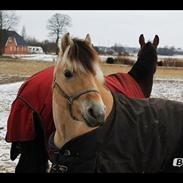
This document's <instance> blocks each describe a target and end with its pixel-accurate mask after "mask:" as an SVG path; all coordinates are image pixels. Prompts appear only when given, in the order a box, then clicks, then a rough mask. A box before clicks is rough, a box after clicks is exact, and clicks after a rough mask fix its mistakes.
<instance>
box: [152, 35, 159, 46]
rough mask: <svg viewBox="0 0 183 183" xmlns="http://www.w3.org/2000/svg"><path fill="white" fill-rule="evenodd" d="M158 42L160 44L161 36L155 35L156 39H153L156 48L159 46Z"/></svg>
mask: <svg viewBox="0 0 183 183" xmlns="http://www.w3.org/2000/svg"><path fill="white" fill-rule="evenodd" d="M158 44H159V37H158V35H155V37H154V40H153V45H154V47H155V48H157V46H158Z"/></svg>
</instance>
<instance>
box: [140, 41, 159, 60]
mask: <svg viewBox="0 0 183 183" xmlns="http://www.w3.org/2000/svg"><path fill="white" fill-rule="evenodd" d="M138 57H139V58H140V59H147V58H151V57H154V59H157V51H156V48H155V47H154V45H153V44H152V43H151V42H150V41H148V42H147V43H146V44H145V46H143V47H142V48H141V49H140V50H139V53H138Z"/></svg>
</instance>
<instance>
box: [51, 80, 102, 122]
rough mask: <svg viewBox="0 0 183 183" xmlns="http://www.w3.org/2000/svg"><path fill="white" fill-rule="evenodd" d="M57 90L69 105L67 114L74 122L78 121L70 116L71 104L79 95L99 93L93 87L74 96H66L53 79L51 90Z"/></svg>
mask: <svg viewBox="0 0 183 183" xmlns="http://www.w3.org/2000/svg"><path fill="white" fill-rule="evenodd" d="M55 87H56V89H57V91H58V93H59V94H60V95H61V96H63V97H64V98H65V99H66V100H67V102H68V104H69V112H70V115H71V117H72V118H73V119H74V120H77V121H79V120H78V119H77V118H76V117H74V116H73V114H72V104H73V101H74V100H76V99H78V98H79V97H80V96H81V95H84V94H86V93H89V92H96V93H99V91H97V90H96V89H95V88H94V87H91V88H88V89H85V90H82V91H79V92H77V93H76V94H75V95H70V96H69V95H67V94H66V93H65V92H64V90H63V89H62V88H61V87H60V86H59V84H58V83H57V82H56V78H55V79H54V81H53V88H55Z"/></svg>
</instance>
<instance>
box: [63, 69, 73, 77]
mask: <svg viewBox="0 0 183 183" xmlns="http://www.w3.org/2000/svg"><path fill="white" fill-rule="evenodd" d="M64 76H65V77H66V78H72V77H73V73H72V72H71V71H70V70H65V71H64Z"/></svg>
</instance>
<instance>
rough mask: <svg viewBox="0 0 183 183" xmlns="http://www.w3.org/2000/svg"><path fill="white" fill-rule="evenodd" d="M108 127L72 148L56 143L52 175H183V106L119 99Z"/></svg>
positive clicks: (52, 148) (74, 142) (115, 95)
mask: <svg viewBox="0 0 183 183" xmlns="http://www.w3.org/2000/svg"><path fill="white" fill-rule="evenodd" d="M113 98H114V104H113V108H112V111H111V113H110V115H109V116H108V118H107V120H106V122H105V124H104V125H103V126H101V127H99V128H97V129H95V130H93V131H91V132H88V133H86V134H83V135H81V136H79V137H76V138H74V139H72V140H71V141H69V142H67V143H66V144H65V145H64V146H63V147H62V148H61V149H57V148H56V147H55V145H54V143H53V135H52V136H51V137H50V141H49V147H50V158H51V161H52V163H53V165H52V169H51V172H62V173H66V172H67V173H76V172H82V173H83V172H131V173H147V172H183V167H174V166H173V160H174V158H183V103H180V102H176V101H170V100H164V99H154V98H150V99H132V98H129V97H126V96H124V95H123V94H120V93H113Z"/></svg>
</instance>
